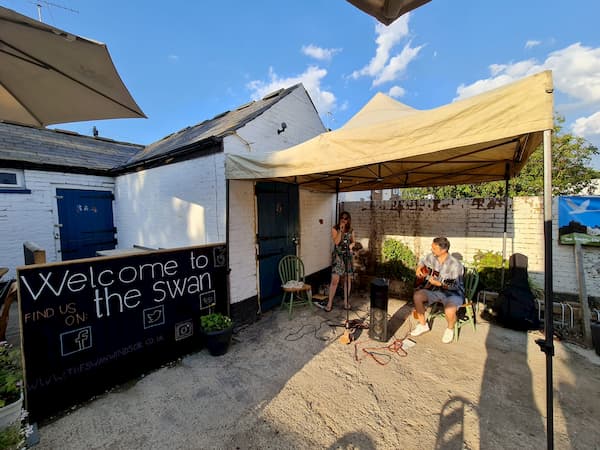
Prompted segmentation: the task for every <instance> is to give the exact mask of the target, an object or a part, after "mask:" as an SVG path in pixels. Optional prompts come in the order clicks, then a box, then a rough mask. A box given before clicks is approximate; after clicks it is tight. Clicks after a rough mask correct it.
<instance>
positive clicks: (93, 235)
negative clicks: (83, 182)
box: [56, 189, 117, 261]
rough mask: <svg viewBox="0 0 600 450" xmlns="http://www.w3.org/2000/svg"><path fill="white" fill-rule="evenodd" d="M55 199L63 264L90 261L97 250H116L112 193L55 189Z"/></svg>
mask: <svg viewBox="0 0 600 450" xmlns="http://www.w3.org/2000/svg"><path fill="white" fill-rule="evenodd" d="M56 198H57V204H58V220H59V223H60V251H61V255H62V260H63V261H68V260H70V259H79V258H89V257H92V256H96V252H97V251H98V250H111V249H114V248H115V245H116V244H117V240H116V239H115V233H116V231H117V230H116V228H115V225H114V222H113V210H112V202H113V194H112V193H111V192H108V191H87V190H83V189H57V190H56Z"/></svg>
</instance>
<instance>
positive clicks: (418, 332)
mask: <svg viewBox="0 0 600 450" xmlns="http://www.w3.org/2000/svg"><path fill="white" fill-rule="evenodd" d="M428 331H429V325H427V324H425V325H422V324H420V323H418V324H417V326H416V327H415V329H414V330H412V331H411V332H410V335H411V336H420V335H422V334H423V333H427V332H428Z"/></svg>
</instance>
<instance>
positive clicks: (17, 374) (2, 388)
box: [0, 342, 23, 430]
mask: <svg viewBox="0 0 600 450" xmlns="http://www.w3.org/2000/svg"><path fill="white" fill-rule="evenodd" d="M22 382H23V371H22V369H21V352H20V351H19V350H18V349H17V348H14V347H13V346H12V345H10V344H8V343H6V342H2V343H0V430H2V429H4V428H6V427H8V426H9V425H11V424H13V423H15V422H17V421H18V420H19V418H20V416H21V407H22V406H23V390H22V388H21V386H22Z"/></svg>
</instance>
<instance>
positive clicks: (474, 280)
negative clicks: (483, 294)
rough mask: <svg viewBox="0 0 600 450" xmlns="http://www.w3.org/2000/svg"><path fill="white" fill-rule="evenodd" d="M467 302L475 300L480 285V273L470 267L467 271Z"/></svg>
mask: <svg viewBox="0 0 600 450" xmlns="http://www.w3.org/2000/svg"><path fill="white" fill-rule="evenodd" d="M464 281H465V300H466V301H472V300H473V298H475V292H476V291H477V285H478V284H479V272H477V269H475V268H473V267H470V268H468V269H466V271H465V279H464Z"/></svg>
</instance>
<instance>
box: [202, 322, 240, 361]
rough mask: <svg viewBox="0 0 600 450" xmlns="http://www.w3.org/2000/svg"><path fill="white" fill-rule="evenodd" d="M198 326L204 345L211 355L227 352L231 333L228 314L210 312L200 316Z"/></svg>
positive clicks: (231, 325)
mask: <svg viewBox="0 0 600 450" xmlns="http://www.w3.org/2000/svg"><path fill="white" fill-rule="evenodd" d="M200 328H201V329H202V335H203V337H204V345H206V348H207V349H208V352H209V353H210V354H211V355H213V356H220V355H224V354H225V353H227V350H228V349H229V345H230V344H231V336H232V334H233V323H232V321H231V318H230V317H229V316H226V315H224V314H221V313H210V314H207V315H205V316H202V317H200Z"/></svg>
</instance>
